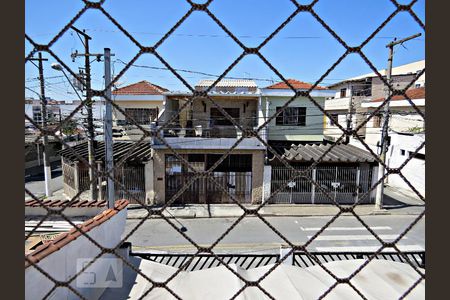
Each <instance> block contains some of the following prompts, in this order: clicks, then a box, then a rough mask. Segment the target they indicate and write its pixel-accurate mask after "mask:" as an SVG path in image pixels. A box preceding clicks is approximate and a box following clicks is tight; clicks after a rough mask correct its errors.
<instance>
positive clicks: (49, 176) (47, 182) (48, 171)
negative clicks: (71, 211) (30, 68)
mask: <svg viewBox="0 0 450 300" xmlns="http://www.w3.org/2000/svg"><path fill="white" fill-rule="evenodd" d="M30 60H37V61H38V68H39V81H40V85H41V95H40V98H41V119H42V128H43V129H44V130H46V129H47V98H45V82H44V66H43V64H42V62H43V61H47V60H48V59H47V58H42V53H41V52H39V56H38V58H31V59H30ZM47 145H48V137H47V134H44V136H43V137H42V148H43V151H42V160H43V161H44V181H45V196H47V197H50V196H51V195H52V190H51V187H50V181H51V179H52V173H51V167H50V161H49V157H48V147H47ZM38 157H39V152H38Z"/></svg>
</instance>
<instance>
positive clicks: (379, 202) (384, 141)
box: [375, 33, 422, 209]
mask: <svg viewBox="0 0 450 300" xmlns="http://www.w3.org/2000/svg"><path fill="white" fill-rule="evenodd" d="M421 35H422V34H421V33H416V34H414V35H411V36H409V37H406V38H404V39H401V40H398V41H397V39H396V38H395V39H394V40H393V41H392V42H390V43H389V44H387V45H386V48H389V57H388V66H387V69H386V81H387V83H388V84H391V77H392V61H393V59H394V47H395V46H396V45H399V44H403V43H404V42H406V41H409V40H412V39H415V38H416V37H419V36H421ZM390 93H391V92H390V89H389V88H388V89H387V93H386V99H387V98H389V96H390ZM389 103H390V101H388V102H387V103H386V104H385V106H384V110H383V128H382V130H381V141H380V160H381V161H382V162H383V164H384V163H385V162H386V153H387V151H388V148H389V145H388V144H389V142H388V137H389ZM384 173H385V168H384V165H381V164H380V165H379V167H378V180H380V179H381V178H382V177H383V176H384ZM383 191H384V180H383V181H382V182H380V183H379V184H378V187H377V193H376V196H375V208H376V209H382V208H383Z"/></svg>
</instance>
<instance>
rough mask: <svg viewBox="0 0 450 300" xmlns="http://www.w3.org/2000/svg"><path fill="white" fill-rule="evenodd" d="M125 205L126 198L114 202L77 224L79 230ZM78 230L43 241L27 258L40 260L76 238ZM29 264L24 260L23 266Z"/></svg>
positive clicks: (107, 218)
mask: <svg viewBox="0 0 450 300" xmlns="http://www.w3.org/2000/svg"><path fill="white" fill-rule="evenodd" d="M127 205H128V201H127V200H118V201H116V202H115V205H114V208H109V209H107V210H104V211H103V212H102V213H100V214H98V215H96V216H95V217H93V218H91V219H89V220H87V221H85V222H83V223H81V224H80V225H78V228H79V229H80V231H82V232H84V233H86V232H89V231H90V230H92V229H93V228H94V227H96V226H98V225H100V224H102V223H104V222H105V221H107V220H109V219H110V218H111V217H113V216H114V215H116V214H117V213H118V212H119V211H121V210H122V209H124V208H125V207H126V206H127ZM80 231H78V230H77V229H75V228H71V229H70V230H69V231H67V232H64V233H61V234H59V235H58V236H56V237H55V238H53V239H51V240H50V241H49V242H47V243H43V244H42V245H40V246H38V247H37V248H36V249H35V250H34V251H32V252H31V253H29V254H27V258H28V259H29V260H30V261H32V262H33V263H37V262H39V261H41V260H42V259H44V258H45V257H47V256H48V255H50V254H52V253H53V252H56V251H58V250H60V249H61V248H62V247H64V246H65V245H67V244H69V243H70V242H71V241H73V240H75V239H77V238H78V237H79V236H80V235H81V232H80ZM29 265H30V263H28V261H26V262H25V268H27V267H28V266H29Z"/></svg>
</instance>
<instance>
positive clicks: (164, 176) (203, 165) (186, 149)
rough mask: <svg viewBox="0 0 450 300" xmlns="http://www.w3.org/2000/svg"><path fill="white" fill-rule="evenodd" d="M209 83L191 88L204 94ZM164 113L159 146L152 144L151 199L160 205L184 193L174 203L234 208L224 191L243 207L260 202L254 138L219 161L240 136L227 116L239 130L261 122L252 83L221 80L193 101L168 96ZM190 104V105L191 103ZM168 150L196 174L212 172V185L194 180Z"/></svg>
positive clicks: (260, 153)
mask: <svg viewBox="0 0 450 300" xmlns="http://www.w3.org/2000/svg"><path fill="white" fill-rule="evenodd" d="M213 83H214V80H202V81H200V82H199V83H198V84H197V85H196V87H195V89H196V90H198V91H204V90H205V89H207V88H208V87H210V86H211V85H212V84H213ZM165 97H166V102H165V110H164V114H163V116H162V118H161V121H160V122H158V125H157V129H156V130H157V131H158V132H159V133H160V134H163V136H164V141H161V140H159V139H158V138H154V139H153V143H152V148H153V149H154V155H153V164H154V191H155V195H154V199H153V201H152V202H153V204H162V203H166V202H167V201H170V200H171V199H172V197H173V196H174V195H175V194H176V193H177V192H179V191H180V190H181V189H183V188H185V190H184V192H183V193H182V195H181V196H180V197H178V199H177V200H175V202H174V203H180V204H184V203H233V201H232V200H231V199H230V197H228V195H226V193H225V192H224V190H227V191H228V192H229V193H230V194H231V195H232V196H233V197H235V199H236V200H238V201H240V202H242V203H257V202H260V201H261V199H262V188H263V187H262V186H263V171H264V166H263V165H264V155H265V150H266V148H265V146H264V145H263V144H262V143H261V142H260V141H259V140H258V139H257V138H255V137H244V138H243V139H242V141H241V142H240V143H239V144H238V145H237V146H235V147H234V148H233V150H232V151H231V153H230V154H229V155H228V156H227V157H226V158H225V159H222V156H223V155H224V154H225V153H226V152H227V151H229V149H230V148H231V147H233V146H234V144H235V143H236V142H237V141H238V139H240V138H241V137H242V135H243V133H242V131H241V130H240V129H239V128H237V127H236V126H235V125H234V124H233V123H232V122H231V121H230V119H229V118H228V117H226V116H225V115H224V114H223V112H222V111H221V110H220V109H219V108H218V107H217V106H220V107H221V108H223V110H224V111H225V112H226V114H227V115H228V116H229V117H230V118H232V119H233V120H234V121H235V122H236V123H238V124H239V125H240V126H242V129H244V130H246V129H251V128H255V127H257V126H258V124H261V123H262V118H259V117H258V116H261V115H262V112H261V98H260V93H259V91H258V88H257V86H256V84H255V82H254V81H252V80H222V81H220V82H218V83H217V84H216V85H215V86H214V87H213V88H212V89H211V90H210V91H209V92H208V97H205V96H204V97H195V98H193V99H192V93H191V92H167V93H165ZM191 99H192V101H191ZM171 149H174V150H175V151H176V152H177V153H178V154H179V155H181V157H182V158H183V159H185V160H187V161H188V162H189V164H190V165H191V166H192V167H193V168H194V169H195V170H197V171H207V170H212V173H211V175H212V177H213V178H214V180H215V182H213V181H212V180H210V179H209V178H207V177H198V178H196V179H195V180H194V181H193V183H192V184H190V185H189V186H188V187H186V185H187V184H188V183H189V182H190V181H191V180H193V178H194V176H195V175H194V173H193V170H192V169H190V168H188V167H187V166H186V165H185V164H183V163H182V161H181V160H180V158H179V157H177V156H176V155H175V154H174V153H173V151H172V150H171Z"/></svg>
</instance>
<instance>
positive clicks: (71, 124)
mask: <svg viewBox="0 0 450 300" xmlns="http://www.w3.org/2000/svg"><path fill="white" fill-rule="evenodd" d="M61 132H62V133H63V134H64V135H67V136H70V135H73V134H75V133H76V132H77V122H75V121H74V120H67V121H66V122H65V123H64V124H63V125H62V126H61Z"/></svg>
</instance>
